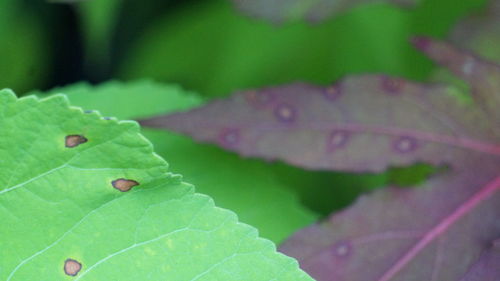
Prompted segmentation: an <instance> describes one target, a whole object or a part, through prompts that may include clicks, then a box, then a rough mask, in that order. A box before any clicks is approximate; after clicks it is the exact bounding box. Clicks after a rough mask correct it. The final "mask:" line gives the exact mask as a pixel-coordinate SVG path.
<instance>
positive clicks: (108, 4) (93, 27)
mask: <svg viewBox="0 0 500 281" xmlns="http://www.w3.org/2000/svg"><path fill="white" fill-rule="evenodd" d="M77 2H78V3H77V4H76V6H75V7H76V9H77V12H78V15H79V18H80V25H81V28H82V30H81V31H82V34H83V37H84V42H85V53H86V55H85V63H86V67H87V71H88V74H89V75H92V76H97V77H98V75H102V74H107V71H109V67H110V63H111V57H112V56H111V55H112V53H111V47H112V42H113V38H114V35H115V31H116V28H117V26H116V24H117V21H118V16H119V12H120V8H121V5H122V2H123V0H106V1H102V0H86V1H77ZM96 72H100V73H96Z"/></svg>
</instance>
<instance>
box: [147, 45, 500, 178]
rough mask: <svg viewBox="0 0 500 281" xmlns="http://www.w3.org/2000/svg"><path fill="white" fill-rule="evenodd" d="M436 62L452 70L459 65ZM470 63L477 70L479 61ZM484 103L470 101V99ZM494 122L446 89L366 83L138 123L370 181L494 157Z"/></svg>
mask: <svg viewBox="0 0 500 281" xmlns="http://www.w3.org/2000/svg"><path fill="white" fill-rule="evenodd" d="M417 45H418V46H419V47H421V48H423V49H425V50H426V51H428V52H430V53H431V52H432V53H431V54H432V55H436V56H437V54H438V51H440V50H441V49H442V50H443V51H441V53H444V55H449V54H450V53H453V56H451V57H450V59H451V58H452V59H455V60H457V61H459V60H460V59H462V56H467V55H465V54H461V53H459V52H458V51H456V50H454V49H451V47H449V46H448V45H445V44H444V43H439V42H436V43H433V41H430V40H424V39H419V40H418V41H417ZM438 46H439V47H440V48H441V49H439V48H438ZM460 55H462V56H460ZM443 63H446V64H447V65H449V66H450V67H452V68H453V69H455V68H456V67H459V65H460V63H451V62H450V61H443ZM473 64H474V69H482V66H481V65H483V63H482V62H480V61H474V63H473ZM482 73H483V74H485V73H484V72H482ZM478 79H483V78H478ZM498 81H500V79H499V80H498ZM498 89H500V85H498ZM485 95H486V94H484V95H481V94H478V100H479V101H480V102H482V101H483V98H484V99H485V98H486V96H485ZM499 96H500V95H499ZM481 104H482V105H483V106H484V107H488V103H487V102H483V103H481ZM493 111H494V110H493ZM497 112H498V110H497ZM493 114H495V113H493ZM498 120H499V119H498V118H497V119H495V118H493V119H491V118H489V116H487V115H486V113H485V112H484V111H483V110H481V108H479V107H477V106H475V105H474V104H469V105H467V104H461V103H459V102H458V101H457V100H456V99H455V98H454V97H452V96H451V95H448V88H447V87H444V86H439V85H430V86H429V85H423V84H418V83H413V82H409V81H406V80H403V79H399V78H391V77H387V76H380V75H365V76H358V77H348V78H346V79H344V80H343V81H341V82H338V83H337V84H335V85H333V86H330V87H326V88H321V87H315V86H311V85H307V84H301V83H297V84H292V85H288V86H282V87H276V88H268V89H263V90H259V91H246V92H242V93H239V94H236V95H234V96H233V97H231V98H229V99H224V100H217V101H215V102H212V103H210V104H208V105H206V106H204V107H201V108H198V109H195V110H192V111H190V112H185V113H177V114H173V115H167V116H160V117H155V118H152V119H148V120H143V121H141V123H142V124H143V125H145V126H151V127H157V128H165V129H169V130H173V131H177V132H181V133H184V134H188V135H191V136H192V137H194V138H195V139H198V140H200V141H204V142H212V143H216V144H219V145H220V146H222V147H224V148H226V149H229V150H233V151H237V152H239V153H240V154H241V155H243V156H252V157H261V158H265V159H269V160H275V159H279V160H283V161H286V162H288V163H290V164H293V165H297V166H301V167H304V168H308V169H329V170H344V171H358V172H364V171H370V172H377V171H383V170H385V169H386V168H387V166H391V165H392V166H395V165H409V164H412V163H415V162H427V163H432V164H437V165H440V164H443V163H453V157H454V155H456V154H457V153H459V152H463V151H471V152H476V153H481V154H493V155H500V145H498V144H497V143H496V142H494V141H493V140H492V136H494V135H495V131H494V128H496V127H498V126H495V124H497V123H498ZM492 123H493V124H492Z"/></svg>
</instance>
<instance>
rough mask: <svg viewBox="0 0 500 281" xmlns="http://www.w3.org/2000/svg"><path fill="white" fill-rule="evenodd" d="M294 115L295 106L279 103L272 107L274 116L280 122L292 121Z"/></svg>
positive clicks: (295, 113)
mask: <svg viewBox="0 0 500 281" xmlns="http://www.w3.org/2000/svg"><path fill="white" fill-rule="evenodd" d="M296 115H297V112H296V110H295V108H293V107H292V106H290V105H288V104H286V103H283V104H280V105H278V106H276V108H275V109H274V116H276V118H277V119H278V120H279V121H282V122H293V121H294V120H295V118H296Z"/></svg>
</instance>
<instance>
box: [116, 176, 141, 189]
mask: <svg viewBox="0 0 500 281" xmlns="http://www.w3.org/2000/svg"><path fill="white" fill-rule="evenodd" d="M111 184H112V185H113V187H114V188H116V189H118V190H119V191H121V192H127V191H129V190H131V189H132V187H134V186H137V185H139V183H138V182H137V181H135V180H129V179H117V180H114V181H112V182H111Z"/></svg>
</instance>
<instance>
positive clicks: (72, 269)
mask: <svg viewBox="0 0 500 281" xmlns="http://www.w3.org/2000/svg"><path fill="white" fill-rule="evenodd" d="M81 269H82V264H81V263H79V262H78V261H76V260H74V259H67V260H66V261H65V262H64V273H66V275H69V276H76V275H77V274H78V272H80V270H81Z"/></svg>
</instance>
